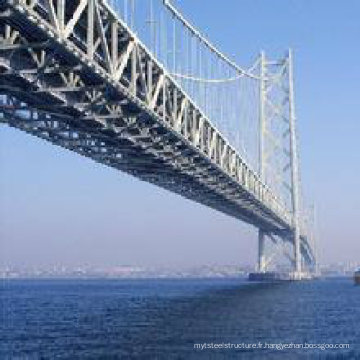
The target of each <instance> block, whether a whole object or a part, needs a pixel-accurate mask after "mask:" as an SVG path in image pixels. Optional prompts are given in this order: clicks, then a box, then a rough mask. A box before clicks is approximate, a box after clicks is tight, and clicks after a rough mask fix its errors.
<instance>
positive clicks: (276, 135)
mask: <svg viewBox="0 0 360 360" xmlns="http://www.w3.org/2000/svg"><path fill="white" fill-rule="evenodd" d="M259 78H260V81H259V84H260V86H259V96H260V101H259V107H260V108H259V173H260V177H261V179H262V181H263V182H264V183H266V184H268V185H269V186H270V187H272V188H274V190H276V191H277V193H279V194H284V192H285V196H284V200H285V203H286V206H287V207H288V209H289V210H290V211H291V213H292V235H291V236H292V237H293V239H292V241H293V255H292V256H288V257H289V258H290V260H291V263H292V267H293V278H294V279H299V278H301V272H302V261H301V251H300V241H301V239H300V236H301V229H300V227H301V221H300V185H299V161H298V149H297V134H296V116H295V101H294V73H293V55H292V51H291V50H290V49H289V51H288V53H287V55H286V56H285V57H284V58H283V59H281V60H279V61H271V60H269V59H267V58H266V56H265V52H263V51H262V52H261V54H260V58H259ZM279 124H281V125H280V126H279ZM279 129H280V130H279ZM279 154H281V157H282V159H283V161H282V162H281V163H280V166H279V164H277V163H276V162H277V160H276V159H278V158H279ZM267 238H269V239H271V240H272V242H274V243H276V244H277V243H278V242H277V241H276V237H275V236H274V234H268V233H266V232H265V231H264V230H263V229H261V228H260V229H259V231H258V264H257V270H258V271H259V272H266V271H267V267H268V265H269V260H268V259H267V257H266V251H265V250H266V239H267ZM281 244H285V242H281ZM284 251H285V250H284ZM285 253H286V252H285Z"/></svg>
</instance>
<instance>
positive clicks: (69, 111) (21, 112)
mask: <svg viewBox="0 0 360 360" xmlns="http://www.w3.org/2000/svg"><path fill="white" fill-rule="evenodd" d="M259 79H260V80H261V77H260V78H259ZM0 99H1V108H0V121H1V122H3V123H6V124H8V125H9V126H12V127H15V128H18V129H20V130H22V131H25V132H27V133H30V134H32V135H35V136H37V137H40V138H42V139H45V140H47V141H49V142H51V143H53V144H55V145H58V146H61V147H64V148H67V149H70V150H72V151H74V152H77V153H79V154H81V155H84V156H87V157H90V158H92V159H94V160H95V161H97V162H100V163H102V164H105V165H108V166H111V167H114V168H116V169H119V170H121V171H124V172H127V173H129V174H131V175H133V176H135V177H137V178H139V179H141V180H144V181H147V182H150V183H153V184H155V185H158V186H160V187H163V188H165V189H168V190H170V191H173V192H175V193H178V194H180V195H182V196H184V197H186V198H189V199H191V200H193V201H196V202H199V203H202V204H204V205H207V206H209V207H211V208H214V209H216V210H219V211H221V212H223V213H226V214H228V215H230V216H233V217H235V218H237V219H241V220H244V221H246V222H247V223H250V224H253V225H255V226H256V227H257V228H259V229H261V232H262V233H264V234H268V235H269V236H271V237H278V238H279V239H281V240H282V241H284V242H287V243H289V244H292V243H294V244H297V246H298V250H297V252H296V251H295V255H296V256H295V258H296V257H297V259H299V258H300V255H299V254H300V253H301V254H302V257H303V259H304V261H305V262H306V263H307V264H312V263H313V262H314V255H313V252H312V248H311V246H310V243H309V241H308V238H307V234H306V230H305V229H303V228H301V226H299V224H298V223H297V222H298V220H297V216H294V211H293V210H294V209H289V208H288V207H287V206H286V204H285V202H283V201H282V200H281V198H280V197H279V196H277V195H276V193H275V192H274V190H273V188H271V187H270V186H268V185H266V183H265V182H264V180H263V179H264V178H263V177H262V176H261V175H260V174H258V173H257V172H256V171H254V170H253V169H252V168H251V166H250V165H248V164H247V163H246V162H245V161H244V159H243V158H242V157H241V156H240V154H239V153H238V151H237V150H236V149H235V148H234V147H233V146H232V145H231V144H230V143H229V142H228V140H227V139H226V138H225V137H224V136H223V134H222V133H221V132H220V131H219V130H218V129H217V128H216V127H215V126H214V125H213V123H212V122H211V119H209V118H208V117H207V116H206V115H205V113H204V112H203V111H202V109H201V108H200V107H199V106H197V104H196V103H195V102H194V101H193V100H192V98H191V97H190V96H189V95H188V94H187V93H186V92H185V91H184V89H183V88H182V87H181V86H180V85H179V83H178V82H177V81H176V80H175V78H174V77H173V76H172V75H171V74H170V72H168V70H167V69H166V68H164V67H163V65H161V63H160V62H159V61H158V60H157V59H156V58H155V56H154V55H153V54H152V53H151V52H150V51H149V50H148V49H147V47H146V46H145V45H144V44H143V43H142V42H141V41H140V40H139V38H138V37H137V36H136V35H135V33H134V32H133V31H131V30H130V28H129V27H128V25H127V24H126V23H125V22H124V21H123V20H122V19H121V18H120V17H119V16H118V15H117V14H116V13H115V12H114V11H113V10H112V8H111V7H110V6H109V5H108V3H107V2H106V1H105V0H71V1H70V0H0ZM295 210H296V209H295ZM294 234H295V235H294ZM297 239H298V240H297ZM297 246H295V248H296V247H297ZM298 261H300V260H298ZM297 269H298V270H299V268H297Z"/></svg>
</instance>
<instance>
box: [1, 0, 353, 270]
mask: <svg viewBox="0 0 360 360" xmlns="http://www.w3.org/2000/svg"><path fill="white" fill-rule="evenodd" d="M139 1H144V0H138V2H139ZM177 4H178V6H179V7H180V8H181V9H183V12H184V14H185V15H186V16H187V17H188V18H190V19H191V20H192V21H193V23H195V24H196V26H197V27H198V28H200V29H202V30H203V31H204V32H205V33H206V34H207V35H208V37H209V38H210V39H212V40H213V42H214V43H215V44H217V45H218V46H219V47H220V48H221V49H222V50H223V51H224V52H225V53H227V54H229V55H230V56H231V57H232V58H234V59H235V60H237V61H238V62H239V63H240V64H242V65H247V64H250V63H251V61H252V60H253V59H254V58H255V57H256V56H257V54H258V53H259V51H260V50H261V49H263V50H265V51H266V53H267V54H268V55H269V56H270V57H275V58H276V57H280V56H282V55H283V54H284V53H285V51H286V49H287V48H288V47H291V48H293V50H294V53H295V76H296V108H297V118H298V127H299V134H300V145H301V149H300V154H301V167H302V181H303V187H304V192H305V195H306V198H307V200H308V202H311V201H314V203H315V204H316V207H317V212H318V223H319V240H320V252H321V261H322V262H333V261H360V255H359V254H360V240H359V239H360V238H359V233H360V232H359V226H358V221H359V220H358V219H359V214H360V191H359V176H360V156H359V154H360V145H359V133H360V110H359V105H360V104H359V103H360V102H359V97H360V43H359V39H360V21H359V14H360V2H359V1H355V0H347V1H346V2H344V1H336V0H333V1H325V0H316V1H310V0H273V1H268V0H224V1H222V2H219V1H205V0H197V1H191V0H178V1H177ZM0 173H1V176H0V238H1V243H0V247H1V252H0V264H4V263H6V264H12V265H21V264H24V265H49V264H55V263H64V264H68V265H74V264H92V265H99V266H102V265H116V264H134V265H145V266H149V265H155V266H158V265H176V266H192V265H200V264H208V263H219V264H237V263H247V264H251V263H254V262H255V259H256V242H255V239H256V232H255V230H254V229H253V228H252V227H250V226H247V225H244V224H242V223H240V222H239V221H237V220H234V219H231V218H229V217H226V216H225V215H222V214H220V213H217V212H215V211H213V210H210V209H208V208H205V207H204V206H201V205H198V204H195V203H192V202H190V201H188V200H185V199H182V198H180V197H179V196H177V195H174V194H171V193H168V192H166V191H164V190H161V189H158V188H156V187H154V186H152V185H149V184H146V183H143V182H140V181H138V180H136V179H134V178H131V177H129V176H127V175H124V174H122V173H120V172H117V171H115V170H113V169H109V168H106V167H105V166H101V165H98V164H95V163H94V162H92V161H91V160H88V159H86V158H83V157H80V156H79V155H76V154H73V153H71V152H69V151H66V150H63V149H60V148H57V147H54V146H52V145H50V144H47V143H45V142H43V141H41V140H38V139H35V138H33V137H31V136H29V135H26V134H23V133H20V132H18V131H16V130H12V129H8V128H6V127H4V126H1V128H0Z"/></svg>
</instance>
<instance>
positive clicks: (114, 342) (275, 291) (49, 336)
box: [0, 279, 360, 360]
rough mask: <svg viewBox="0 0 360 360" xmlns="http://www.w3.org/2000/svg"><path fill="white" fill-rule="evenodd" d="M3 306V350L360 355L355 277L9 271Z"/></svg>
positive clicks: (21, 353) (13, 353)
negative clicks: (18, 276)
mask: <svg viewBox="0 0 360 360" xmlns="http://www.w3.org/2000/svg"><path fill="white" fill-rule="evenodd" d="M0 306H1V318H0V320H1V321H0V342H1V343H0V359H149V360H151V359H186V360H187V359H278V358H279V359H304V358H305V359H360V286H354V284H353V282H352V280H351V279H331V280H318V281H308V282H283V283H274V284H260V283H248V282H246V281H245V280H242V279H175V280H170V279H164V280H154V279H152V280H2V281H1V283H0ZM259 343H261V345H262V348H247V347H248V346H249V345H248V344H257V345H256V346H260V345H259ZM195 344H199V345H195ZM271 344H272V345H271ZM284 344H285V346H286V344H288V346H289V347H291V346H292V348H287V349H284V348H282V347H283V346H284ZM291 344H293V345H291ZM294 344H320V345H316V346H317V348H309V345H307V346H308V348H304V347H303V348H301V349H300V348H298V349H296V348H295V345H294ZM326 344H330V345H326ZM334 344H349V348H341V349H339V348H338V349H334V348H329V346H335V345H334ZM215 345H218V346H219V348H217V349H214V346H215ZM275 345H276V346H277V348H276V346H275ZM199 346H202V347H203V349H201V348H198V347H199ZM205 346H206V347H209V348H205ZM221 346H222V348H220V347H221ZM226 346H227V347H226ZM235 346H237V348H236V347H235ZM251 346H252V345H251ZM271 346H273V347H272V348H271ZM274 346H275V347H274ZM303 346H306V345H303ZM312 346H314V345H312ZM211 347H212V348H211ZM321 347H322V348H321Z"/></svg>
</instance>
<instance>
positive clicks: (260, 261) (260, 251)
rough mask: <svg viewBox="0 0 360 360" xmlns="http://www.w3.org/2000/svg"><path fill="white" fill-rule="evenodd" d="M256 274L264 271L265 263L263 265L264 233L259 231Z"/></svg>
mask: <svg viewBox="0 0 360 360" xmlns="http://www.w3.org/2000/svg"><path fill="white" fill-rule="evenodd" d="M257 270H258V272H260V273H261V272H265V271H266V263H265V234H264V231H263V230H261V229H259V233H258V266H257Z"/></svg>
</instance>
